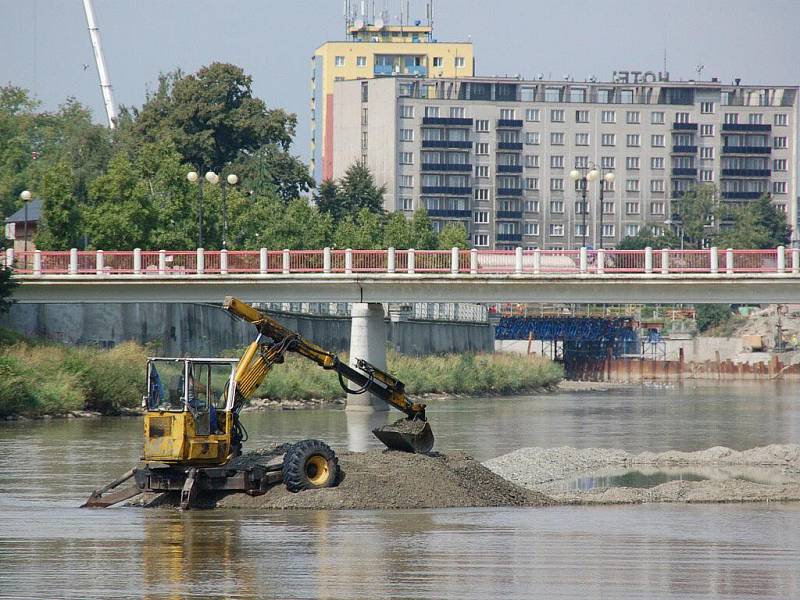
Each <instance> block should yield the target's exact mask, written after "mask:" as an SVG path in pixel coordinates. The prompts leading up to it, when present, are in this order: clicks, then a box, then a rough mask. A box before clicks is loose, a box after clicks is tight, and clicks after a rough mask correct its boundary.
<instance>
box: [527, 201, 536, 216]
mask: <svg viewBox="0 0 800 600" xmlns="http://www.w3.org/2000/svg"><path fill="white" fill-rule="evenodd" d="M525 212H530V213H538V212H539V201H538V200H525Z"/></svg>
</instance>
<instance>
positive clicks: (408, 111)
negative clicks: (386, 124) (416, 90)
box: [400, 105, 414, 119]
mask: <svg viewBox="0 0 800 600" xmlns="http://www.w3.org/2000/svg"><path fill="white" fill-rule="evenodd" d="M400 118H401V119H413V118H414V107H413V106H407V105H403V106H401V107H400Z"/></svg>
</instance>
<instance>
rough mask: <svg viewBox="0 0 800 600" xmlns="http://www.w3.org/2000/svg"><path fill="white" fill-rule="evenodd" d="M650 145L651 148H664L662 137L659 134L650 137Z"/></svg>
mask: <svg viewBox="0 0 800 600" xmlns="http://www.w3.org/2000/svg"><path fill="white" fill-rule="evenodd" d="M650 145H651V146H652V147H653V148H663V147H664V136H663V135H660V134H656V135H651V136H650Z"/></svg>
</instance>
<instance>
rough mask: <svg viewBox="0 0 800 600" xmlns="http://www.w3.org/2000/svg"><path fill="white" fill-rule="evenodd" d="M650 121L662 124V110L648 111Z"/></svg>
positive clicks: (654, 123)
mask: <svg viewBox="0 0 800 600" xmlns="http://www.w3.org/2000/svg"><path fill="white" fill-rule="evenodd" d="M650 123H652V124H653V125H663V124H664V112H663V111H660V110H659V111H653V112H651V113H650Z"/></svg>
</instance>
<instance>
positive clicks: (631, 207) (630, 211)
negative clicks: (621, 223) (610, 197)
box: [625, 202, 641, 215]
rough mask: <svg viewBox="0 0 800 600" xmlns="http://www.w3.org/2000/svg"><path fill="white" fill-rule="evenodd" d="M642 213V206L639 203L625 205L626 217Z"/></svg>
mask: <svg viewBox="0 0 800 600" xmlns="http://www.w3.org/2000/svg"><path fill="white" fill-rule="evenodd" d="M640 212H641V209H640V205H639V203H638V202H626V203H625V214H626V215H638V214H639V213H640Z"/></svg>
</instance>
